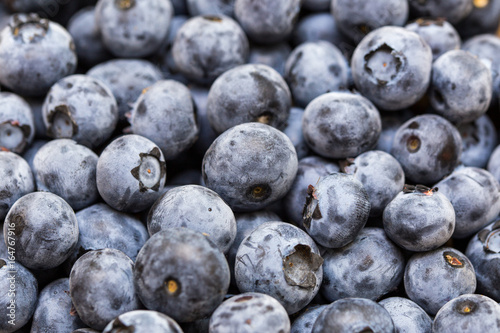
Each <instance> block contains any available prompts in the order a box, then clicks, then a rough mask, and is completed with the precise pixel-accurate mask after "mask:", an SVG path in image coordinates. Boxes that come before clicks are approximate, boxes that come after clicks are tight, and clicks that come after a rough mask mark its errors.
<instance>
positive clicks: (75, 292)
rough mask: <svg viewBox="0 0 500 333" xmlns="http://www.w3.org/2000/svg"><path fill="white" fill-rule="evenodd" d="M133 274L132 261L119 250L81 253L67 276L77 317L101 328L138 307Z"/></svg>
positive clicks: (138, 302)
mask: <svg viewBox="0 0 500 333" xmlns="http://www.w3.org/2000/svg"><path fill="white" fill-rule="evenodd" d="M133 274H134V263H133V262H132V260H131V259H130V258H129V257H127V256H126V255H125V254H124V253H123V252H121V251H119V250H115V249H107V248H105V249H101V250H96V251H90V252H87V253H85V254H84V255H83V256H81V257H80V259H78V260H77V261H76V262H75V264H74V265H73V268H72V269H71V274H70V276H69V287H70V293H71V300H72V301H73V305H74V307H75V309H76V311H77V312H78V315H79V316H80V319H81V320H82V321H83V322H84V323H85V324H87V325H89V326H90V327H92V328H94V329H96V330H102V329H103V328H104V327H105V326H106V325H107V324H108V323H109V322H110V321H111V320H112V319H114V318H115V317H116V316H118V315H120V314H122V313H125V312H127V311H132V310H137V309H139V308H140V307H141V304H140V301H139V298H138V297H137V294H136V289H135V286H134V280H133Z"/></svg>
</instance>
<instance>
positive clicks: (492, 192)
mask: <svg viewBox="0 0 500 333" xmlns="http://www.w3.org/2000/svg"><path fill="white" fill-rule="evenodd" d="M436 186H437V187H438V188H439V193H442V194H444V195H445V196H446V197H447V198H448V199H449V200H450V202H451V204H452V205H453V208H454V209H455V231H454V232H453V237H454V238H465V237H468V236H471V235H473V234H474V233H476V232H477V231H479V229H481V228H483V227H484V226H486V225H487V224H488V223H490V222H491V221H492V220H493V219H494V218H496V217H497V216H498V214H499V213H500V193H499V191H500V184H499V183H498V181H497V180H496V179H495V177H494V176H493V175H492V174H491V173H489V172H488V171H486V170H483V169H480V168H474V167H467V168H462V169H459V170H457V171H454V172H453V173H452V174H451V175H449V176H448V177H446V178H445V179H443V180H442V181H440V182H439V183H437V184H436Z"/></svg>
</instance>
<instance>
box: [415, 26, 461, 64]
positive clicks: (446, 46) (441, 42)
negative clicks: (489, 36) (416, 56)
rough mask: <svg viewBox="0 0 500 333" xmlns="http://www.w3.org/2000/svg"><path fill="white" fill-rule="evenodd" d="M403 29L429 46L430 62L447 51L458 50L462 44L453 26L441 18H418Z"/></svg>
mask: <svg viewBox="0 0 500 333" xmlns="http://www.w3.org/2000/svg"><path fill="white" fill-rule="evenodd" d="M405 28H406V29H408V30H410V31H413V32H416V33H417V34H418V35H419V36H420V37H422V38H423V40H425V41H426V42H427V44H429V46H430V47H431V50H432V61H434V60H436V59H437V58H438V57H439V56H440V55H442V54H443V53H445V52H447V51H451V50H458V49H460V45H461V44H462V40H461V39H460V35H459V34H458V32H457V31H456V30H455V28H454V27H453V25H451V24H450V23H449V22H448V21H446V20H445V19H443V18H438V19H425V18H419V19H417V20H416V21H414V22H412V23H409V24H407V25H406V26H405Z"/></svg>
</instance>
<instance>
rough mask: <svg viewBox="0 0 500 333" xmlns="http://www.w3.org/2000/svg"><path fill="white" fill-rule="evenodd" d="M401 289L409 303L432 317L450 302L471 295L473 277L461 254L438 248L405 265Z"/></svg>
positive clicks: (473, 286) (452, 249)
mask: <svg viewBox="0 0 500 333" xmlns="http://www.w3.org/2000/svg"><path fill="white" fill-rule="evenodd" d="M404 286H405V291H406V293H407V295H408V297H409V298H410V299H411V300H412V301H414V302H415V303H417V304H418V305H419V306H421V307H422V308H423V309H424V310H425V311H426V312H427V313H429V314H430V315H435V314H436V313H437V312H438V310H439V309H440V308H441V307H442V306H443V305H445V303H446V302H448V301H449V300H451V299H452V298H455V297H457V296H460V295H463V294H469V293H473V292H474V291H475V290H476V274H475V272H474V267H472V264H471V262H470V261H469V259H468V258H467V257H466V256H465V255H464V254H463V253H462V252H460V251H458V250H456V249H454V248H450V247H441V248H439V249H436V250H433V251H428V252H424V253H416V254H414V255H413V256H411V258H410V259H409V260H408V263H407V264H406V269H405V275H404Z"/></svg>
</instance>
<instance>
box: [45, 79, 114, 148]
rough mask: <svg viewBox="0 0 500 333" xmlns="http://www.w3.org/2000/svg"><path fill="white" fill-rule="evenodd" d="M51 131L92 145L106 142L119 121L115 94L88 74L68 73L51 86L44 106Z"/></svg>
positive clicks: (47, 124) (55, 134) (49, 131)
mask: <svg viewBox="0 0 500 333" xmlns="http://www.w3.org/2000/svg"><path fill="white" fill-rule="evenodd" d="M42 113H43V120H44V123H45V126H46V127H47V133H48V134H49V135H50V136H51V137H53V138H56V139H61V138H68V139H73V140H75V141H76V142H77V143H79V144H82V145H85V146H87V147H89V148H95V147H97V146H98V145H100V144H102V143H103V142H104V141H106V140H107V139H108V138H109V137H110V136H111V134H112V133H113V131H114V129H115V127H116V124H117V122H118V107H117V104H116V100H115V98H114V96H113V93H112V92H111V90H109V88H108V87H107V86H106V85H105V84H104V83H103V82H101V81H99V80H97V79H94V78H93V77H90V76H88V75H80V74H79V75H71V76H67V77H65V78H63V79H61V80H59V81H57V83H56V84H54V85H53V86H52V88H50V91H49V93H48V94H47V96H46V97H45V101H44V103H43V107H42Z"/></svg>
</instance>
